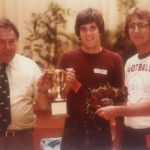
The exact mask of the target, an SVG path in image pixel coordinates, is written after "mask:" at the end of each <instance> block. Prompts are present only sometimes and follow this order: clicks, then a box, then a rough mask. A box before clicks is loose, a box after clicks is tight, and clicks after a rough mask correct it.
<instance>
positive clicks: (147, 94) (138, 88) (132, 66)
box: [124, 54, 150, 129]
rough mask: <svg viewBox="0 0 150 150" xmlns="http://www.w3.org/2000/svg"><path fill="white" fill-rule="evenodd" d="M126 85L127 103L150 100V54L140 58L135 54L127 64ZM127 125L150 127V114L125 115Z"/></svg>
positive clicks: (140, 127) (136, 127) (141, 127)
mask: <svg viewBox="0 0 150 150" xmlns="http://www.w3.org/2000/svg"><path fill="white" fill-rule="evenodd" d="M125 85H126V87H127V89H128V102H127V105H134V104H136V103H142V102H145V101H150V56H147V57H146V58H142V59H139V58H138V54H136V55H134V56H133V57H131V58H130V59H128V61H127V62H126V65H125ZM124 123H125V125H126V126H129V127H132V128H135V129H143V128H149V127H150V116H142V117H125V121H124Z"/></svg>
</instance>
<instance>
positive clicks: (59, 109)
mask: <svg viewBox="0 0 150 150" xmlns="http://www.w3.org/2000/svg"><path fill="white" fill-rule="evenodd" d="M51 112H52V115H67V104H66V101H64V100H63V101H62V100H61V101H53V102H51Z"/></svg>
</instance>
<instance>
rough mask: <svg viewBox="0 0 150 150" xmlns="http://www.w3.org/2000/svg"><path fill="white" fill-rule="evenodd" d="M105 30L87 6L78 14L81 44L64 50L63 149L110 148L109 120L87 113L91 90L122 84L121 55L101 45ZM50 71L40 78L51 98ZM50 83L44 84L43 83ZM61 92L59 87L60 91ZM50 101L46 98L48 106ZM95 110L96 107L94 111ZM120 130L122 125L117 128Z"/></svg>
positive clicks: (42, 90)
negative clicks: (76, 47)
mask: <svg viewBox="0 0 150 150" xmlns="http://www.w3.org/2000/svg"><path fill="white" fill-rule="evenodd" d="M103 32H104V21H103V17H102V14H101V13H100V12H99V11H98V10H95V9H92V8H88V9H85V10H83V11H81V12H79V13H78V15H77V18H76V22H75V33H76V35H77V36H78V37H79V39H80V40H81V47H80V48H78V49H75V50H72V51H68V52H65V53H64V54H63V55H62V56H61V57H60V59H59V62H58V67H57V68H59V69H63V70H65V71H66V78H65V79H66V80H65V85H66V86H65V87H64V88H62V89H63V91H65V92H64V93H63V94H65V95H66V101H67V114H68V116H67V117H66V121H65V125H64V132H63V137H62V142H61V150H73V149H74V150H100V149H102V150H106V149H107V150H111V149H112V136H111V128H110V122H109V121H108V120H105V119H104V118H102V117H98V116H96V115H94V117H93V118H90V116H89V114H88V113H87V109H86V104H87V100H88V99H89V98H90V97H91V92H90V89H94V88H98V87H99V86H100V85H101V84H109V85H110V86H112V87H116V88H118V89H119V88H120V89H121V88H122V87H123V83H124V82H123V81H124V80H123V66H122V60H121V57H120V56H119V55H118V54H116V53H113V52H111V51H109V50H107V49H105V48H103V47H102V46H101V36H102V34H103ZM50 78H52V76H51V74H50V73H48V72H46V73H45V74H44V75H43V76H42V77H41V80H39V83H38V85H40V87H41V88H40V90H39V94H40V96H41V100H42V98H43V97H45V98H47V99H48V95H47V91H48V88H49V87H50V80H49V79H50ZM43 79H45V80H44V84H45V85H47V86H42V84H43ZM58 91H59V90H58ZM49 105H50V101H43V107H49ZM95 111H96V110H95ZM118 129H119V128H118Z"/></svg>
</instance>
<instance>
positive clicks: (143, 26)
mask: <svg viewBox="0 0 150 150" xmlns="http://www.w3.org/2000/svg"><path fill="white" fill-rule="evenodd" d="M147 26H149V23H145V22H138V23H132V24H130V25H129V26H128V29H129V31H130V32H134V31H135V28H136V27H137V28H138V29H139V30H140V31H141V30H145V29H146V28H147Z"/></svg>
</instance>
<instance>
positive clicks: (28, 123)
mask: <svg viewBox="0 0 150 150" xmlns="http://www.w3.org/2000/svg"><path fill="white" fill-rule="evenodd" d="M6 73H7V76H8V80H9V85H10V103H11V119H12V122H11V124H10V125H9V127H8V128H9V129H14V130H22V129H26V128H33V127H34V126H35V122H36V116H35V115H34V113H33V101H34V100H36V97H37V91H36V89H37V80H38V78H39V77H40V76H41V74H42V73H41V70H40V69H39V67H38V66H37V64H36V63H35V62H34V61H33V60H31V59H29V58H26V57H24V56H21V55H19V54H16V55H15V57H14V58H13V60H12V61H11V62H10V63H9V64H8V67H7V68H6Z"/></svg>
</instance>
